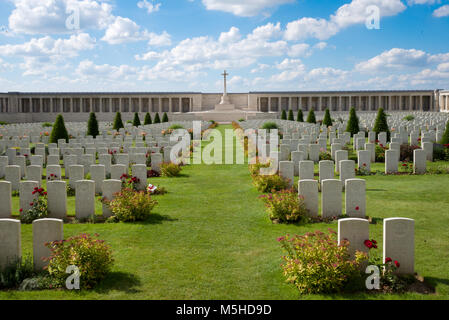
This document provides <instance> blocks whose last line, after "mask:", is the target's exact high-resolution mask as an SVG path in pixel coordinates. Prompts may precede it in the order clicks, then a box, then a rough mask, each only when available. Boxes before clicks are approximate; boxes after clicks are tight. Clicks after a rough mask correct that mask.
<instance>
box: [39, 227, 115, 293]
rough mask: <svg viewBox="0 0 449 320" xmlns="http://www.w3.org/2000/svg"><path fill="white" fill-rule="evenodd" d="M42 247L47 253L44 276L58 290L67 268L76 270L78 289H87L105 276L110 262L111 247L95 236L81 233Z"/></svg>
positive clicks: (112, 261) (63, 280)
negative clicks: (49, 252)
mask: <svg viewBox="0 0 449 320" xmlns="http://www.w3.org/2000/svg"><path fill="white" fill-rule="evenodd" d="M46 246H47V247H48V248H49V249H50V250H51V256H50V257H49V258H48V259H47V261H48V266H47V270H48V273H49V274H50V276H51V277H53V278H54V279H55V280H56V282H57V284H58V285H59V286H60V287H63V286H65V282H66V279H67V276H68V275H67V273H66V269H67V267H68V266H71V265H75V266H76V267H77V268H78V269H79V271H80V287H81V288H83V289H90V288H93V287H95V285H97V284H98V283H99V282H100V281H101V280H102V279H104V278H105V277H106V275H107V274H108V273H109V271H110V270H111V267H112V265H113V263H114V259H113V258H112V251H111V248H110V247H109V246H108V245H107V244H106V243H105V242H104V241H103V240H100V239H98V235H96V236H95V237H93V236H91V235H89V234H81V235H78V236H75V237H71V238H69V239H67V240H63V241H55V242H51V243H47V244H46Z"/></svg>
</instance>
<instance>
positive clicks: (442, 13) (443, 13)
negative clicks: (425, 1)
mask: <svg viewBox="0 0 449 320" xmlns="http://www.w3.org/2000/svg"><path fill="white" fill-rule="evenodd" d="M433 16H434V17H437V18H442V17H447V16H449V4H446V5H444V6H442V7H440V8H438V9H436V10H435V11H434V12H433Z"/></svg>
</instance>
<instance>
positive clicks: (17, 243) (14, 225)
mask: <svg viewBox="0 0 449 320" xmlns="http://www.w3.org/2000/svg"><path fill="white" fill-rule="evenodd" d="M20 227H21V225H20V221H19V220H15V219H0V270H2V269H4V268H5V267H8V266H10V265H11V264H15V263H16V262H18V261H19V260H20V259H21V258H22V245H21V239H22V234H21V231H20Z"/></svg>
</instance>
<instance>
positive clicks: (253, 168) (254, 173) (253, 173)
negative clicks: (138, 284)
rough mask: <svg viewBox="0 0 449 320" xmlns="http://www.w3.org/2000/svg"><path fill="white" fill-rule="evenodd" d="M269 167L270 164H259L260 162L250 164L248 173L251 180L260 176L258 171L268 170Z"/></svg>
mask: <svg viewBox="0 0 449 320" xmlns="http://www.w3.org/2000/svg"><path fill="white" fill-rule="evenodd" d="M269 167H270V163H261V162H259V161H258V162H256V163H255V164H250V165H249V172H250V173H251V176H252V177H253V178H255V177H257V176H258V175H260V169H262V168H269Z"/></svg>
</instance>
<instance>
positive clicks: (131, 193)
mask: <svg viewBox="0 0 449 320" xmlns="http://www.w3.org/2000/svg"><path fill="white" fill-rule="evenodd" d="M103 201H104V202H105V203H106V204H107V205H108V206H109V208H110V209H111V211H112V213H113V214H114V218H115V219H116V220H117V221H121V222H134V221H145V220H147V219H148V217H149V216H150V214H151V210H153V208H154V207H155V206H156V205H157V204H158V202H157V201H156V200H153V199H151V196H150V195H149V194H147V193H145V192H144V191H140V192H138V191H135V190H133V189H131V188H124V189H122V191H121V192H119V193H118V194H117V195H116V197H115V198H114V199H113V200H111V201H108V200H107V199H104V200H103Z"/></svg>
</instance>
